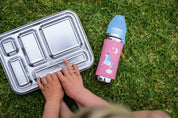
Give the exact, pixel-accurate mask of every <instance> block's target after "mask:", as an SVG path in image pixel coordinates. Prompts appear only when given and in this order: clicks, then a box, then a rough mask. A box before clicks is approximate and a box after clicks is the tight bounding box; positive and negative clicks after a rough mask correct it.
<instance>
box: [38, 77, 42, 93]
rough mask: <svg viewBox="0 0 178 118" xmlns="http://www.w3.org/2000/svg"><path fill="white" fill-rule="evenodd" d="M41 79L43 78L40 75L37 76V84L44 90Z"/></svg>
mask: <svg viewBox="0 0 178 118" xmlns="http://www.w3.org/2000/svg"><path fill="white" fill-rule="evenodd" d="M40 79H41V78H40V77H38V78H37V85H38V87H39V88H40V89H41V90H43V85H42V84H41V81H40Z"/></svg>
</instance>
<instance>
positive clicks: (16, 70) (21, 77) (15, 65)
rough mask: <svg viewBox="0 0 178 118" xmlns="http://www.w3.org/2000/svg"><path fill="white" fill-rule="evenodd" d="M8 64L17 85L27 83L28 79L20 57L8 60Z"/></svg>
mask: <svg viewBox="0 0 178 118" xmlns="http://www.w3.org/2000/svg"><path fill="white" fill-rule="evenodd" d="M9 64H10V66H11V69H12V71H13V74H14V76H15V78H16V80H17V83H18V84H19V86H24V85H26V84H28V83H29V79H28V76H27V74H26V71H25V68H24V65H23V62H22V60H21V59H20V58H17V59H15V60H12V61H10V62H9Z"/></svg>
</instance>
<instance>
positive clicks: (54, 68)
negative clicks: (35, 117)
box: [34, 53, 86, 78]
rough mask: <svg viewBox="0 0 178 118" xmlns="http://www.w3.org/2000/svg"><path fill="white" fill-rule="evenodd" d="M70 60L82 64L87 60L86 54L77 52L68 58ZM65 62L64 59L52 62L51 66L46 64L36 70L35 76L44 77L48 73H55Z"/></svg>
mask: <svg viewBox="0 0 178 118" xmlns="http://www.w3.org/2000/svg"><path fill="white" fill-rule="evenodd" d="M67 59H68V60H69V62H70V63H71V64H72V63H75V64H77V65H78V64H80V63H82V62H85V61H86V56H85V54H84V53H80V54H77V55H75V56H72V57H69V58H67ZM64 66H65V65H64V62H63V61H59V62H57V63H54V64H50V66H46V67H43V68H41V69H38V70H36V71H35V73H34V74H35V77H36V78H37V77H43V76H45V75H46V73H53V72H56V71H58V70H60V69H61V68H62V67H64Z"/></svg>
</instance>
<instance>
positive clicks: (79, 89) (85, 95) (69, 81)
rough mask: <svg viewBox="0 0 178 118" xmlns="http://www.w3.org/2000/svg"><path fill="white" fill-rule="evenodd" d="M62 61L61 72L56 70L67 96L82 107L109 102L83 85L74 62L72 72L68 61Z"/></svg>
mask: <svg viewBox="0 0 178 118" xmlns="http://www.w3.org/2000/svg"><path fill="white" fill-rule="evenodd" d="M64 63H65V65H66V67H64V68H62V70H61V71H62V72H61V71H57V76H58V78H59V80H60V82H61V84H62V86H63V89H64V91H65V93H66V94H67V95H68V96H69V97H71V98H72V99H73V100H75V101H76V102H77V103H78V104H79V105H80V106H84V107H88V106H94V105H95V106H96V105H107V104H109V103H108V102H106V101H105V100H103V99H101V98H99V97H98V96H96V95H94V94H93V93H91V92H90V91H89V90H88V89H86V88H85V87H84V86H83V81H82V77H81V75H80V71H79V69H78V67H77V65H76V64H72V66H73V68H74V70H75V73H74V71H73V68H72V67H71V65H70V63H69V61H67V60H64ZM62 73H63V74H62Z"/></svg>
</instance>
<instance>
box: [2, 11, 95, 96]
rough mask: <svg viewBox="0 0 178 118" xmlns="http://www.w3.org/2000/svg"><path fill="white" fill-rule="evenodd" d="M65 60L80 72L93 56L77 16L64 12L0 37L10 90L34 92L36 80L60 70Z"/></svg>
mask: <svg viewBox="0 0 178 118" xmlns="http://www.w3.org/2000/svg"><path fill="white" fill-rule="evenodd" d="M65 58H67V59H68V60H69V62H70V63H75V64H77V66H78V67H79V70H80V71H83V70H86V69H88V68H89V67H91V66H92V64H93V62H94V56H93V53H92V50H91V48H90V45H89V43H88V40H87V37H86V34H85V32H84V29H83V27H82V24H81V22H80V20H79V18H78V16H77V14H76V13H75V12H73V11H71V10H65V11H62V12H59V13H56V14H54V15H51V16H48V17H45V18H43V19H40V20H37V21H35V22H32V23H29V24H26V25H24V26H21V27H18V28H16V29H13V30H10V31H7V32H5V33H3V34H1V35H0V60H1V64H2V67H3V69H4V71H5V73H6V76H7V79H8V81H9V84H10V86H11V88H12V89H13V91H14V92H15V93H17V94H26V93H29V92H32V91H34V90H37V89H38V86H37V83H36V78H37V77H39V76H40V77H42V76H45V75H46V74H48V73H53V72H56V71H58V70H60V69H62V68H63V67H64V66H65V64H64V63H63V59H65Z"/></svg>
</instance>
